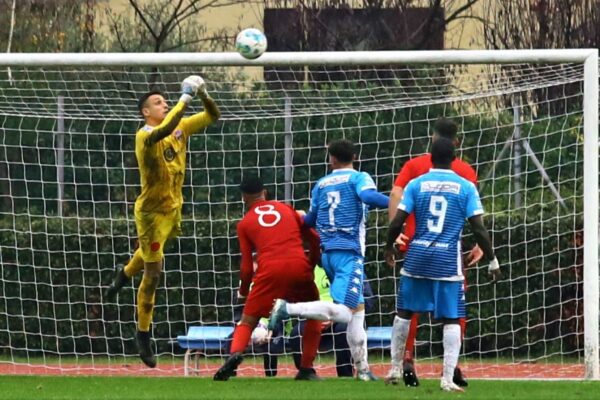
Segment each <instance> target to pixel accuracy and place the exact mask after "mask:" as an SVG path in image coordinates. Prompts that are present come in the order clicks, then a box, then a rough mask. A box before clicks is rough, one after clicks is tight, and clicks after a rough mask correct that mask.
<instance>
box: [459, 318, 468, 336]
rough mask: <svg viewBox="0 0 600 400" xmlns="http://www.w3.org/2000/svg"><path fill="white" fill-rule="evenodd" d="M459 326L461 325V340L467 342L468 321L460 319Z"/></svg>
mask: <svg viewBox="0 0 600 400" xmlns="http://www.w3.org/2000/svg"><path fill="white" fill-rule="evenodd" d="M458 324H459V325H460V340H465V332H466V330H467V319H466V318H459V319H458Z"/></svg>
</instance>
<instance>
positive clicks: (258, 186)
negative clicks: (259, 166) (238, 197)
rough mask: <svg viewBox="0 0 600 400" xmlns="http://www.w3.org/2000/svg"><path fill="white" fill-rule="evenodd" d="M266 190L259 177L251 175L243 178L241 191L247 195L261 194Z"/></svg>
mask: <svg viewBox="0 0 600 400" xmlns="http://www.w3.org/2000/svg"><path fill="white" fill-rule="evenodd" d="M264 188H265V185H263V182H262V180H261V179H260V177H259V176H257V175H249V176H245V177H244V178H242V182H241V183H240V190H241V191H242V193H246V194H256V193H260V192H261V191H262V190H263V189H264Z"/></svg>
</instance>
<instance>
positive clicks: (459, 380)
mask: <svg viewBox="0 0 600 400" xmlns="http://www.w3.org/2000/svg"><path fill="white" fill-rule="evenodd" d="M452 382H454V383H455V384H457V385H458V386H460V387H467V386H469V382H467V377H466V376H464V375H463V373H462V371H461V370H460V368H458V367H456V368H454V376H453V377H452Z"/></svg>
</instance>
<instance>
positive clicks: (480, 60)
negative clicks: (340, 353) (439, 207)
mask: <svg viewBox="0 0 600 400" xmlns="http://www.w3.org/2000/svg"><path fill="white" fill-rule="evenodd" d="M470 65H473V66H475V65H477V66H480V67H481V69H474V68H473V69H471V70H470V69H468V68H466V67H465V69H463V70H461V69H460V68H461V67H463V66H470ZM522 65H524V66H523V67H522ZM365 66H366V67H365ZM503 66H508V67H510V68H512V69H510V70H509V72H506V73H505V71H504V70H503V69H502V68H503ZM553 66H564V68H562V69H561V68H559V67H557V68H554V67H553ZM478 68H479V67H478ZM262 69H265V70H266V69H269V70H270V71H273V74H272V76H274V77H275V78H274V80H265V79H263V75H262V74H260V71H261V70H262ZM9 70H10V73H9V72H8V71H9ZM200 70H201V71H202V73H203V74H205V75H206V76H205V79H206V81H207V85H208V89H209V92H210V93H211V95H212V96H213V97H214V98H215V100H216V102H217V104H218V105H219V106H220V107H221V109H222V114H223V118H222V121H221V122H220V123H219V124H218V125H217V126H215V127H211V128H208V130H207V132H206V135H204V136H200V135H198V136H197V137H196V136H194V137H192V138H191V145H190V150H189V151H190V154H189V155H188V161H187V163H188V172H187V174H188V175H187V176H186V183H185V187H184V204H186V205H185V206H184V214H185V215H186V216H185V217H184V226H183V228H184V232H183V236H182V238H180V239H178V240H177V241H175V242H176V245H174V246H172V247H170V249H169V250H170V251H168V253H169V254H168V255H167V265H173V267H172V268H169V267H167V268H166V275H167V278H166V283H165V286H164V287H162V286H161V289H160V292H159V294H158V295H157V306H156V312H155V317H154V321H155V324H162V325H160V326H161V332H162V333H161V335H158V336H155V339H157V342H158V348H159V354H163V355H164V354H169V353H170V354H172V353H177V350H175V349H174V345H173V340H174V339H175V337H176V336H177V335H178V334H183V333H184V331H185V329H186V328H187V327H189V326H193V325H197V324H200V323H209V324H223V323H225V322H226V321H225V320H226V319H229V320H231V315H232V314H233V311H232V309H233V305H232V301H231V300H232V297H231V295H230V294H231V293H230V292H235V289H236V288H237V272H238V271H237V268H239V266H238V259H237V247H236V244H235V242H236V238H235V229H232V226H233V227H234V226H235V225H234V222H235V221H237V220H239V219H240V218H241V216H242V213H243V208H242V205H241V203H240V202H239V196H237V193H236V190H235V189H236V180H237V179H239V177H240V175H241V173H242V172H243V171H244V170H246V169H248V168H253V169H260V171H261V173H262V174H264V175H263V176H264V177H265V178H266V180H267V183H268V184H269V185H270V187H272V188H273V189H274V190H273V191H274V195H275V197H276V198H277V199H279V200H282V201H283V200H291V201H292V202H294V204H295V205H296V206H299V207H301V208H302V207H306V206H307V204H308V196H309V193H310V192H309V189H310V187H311V185H312V184H314V182H315V178H316V177H318V176H319V175H323V174H324V173H325V172H326V169H327V167H326V160H325V157H324V156H323V148H324V146H325V144H326V143H327V141H329V140H330V139H331V138H337V137H341V136H348V137H351V138H352V139H353V140H354V141H356V142H357V145H358V147H359V149H360V150H361V155H362V156H363V157H362V158H361V160H360V162H361V164H360V165H361V168H363V169H364V170H366V171H367V172H369V173H370V174H372V175H373V176H374V177H375V178H376V180H377V183H378V186H379V190H381V191H384V192H389V189H390V188H391V184H392V182H393V178H394V177H395V175H396V174H397V172H398V169H399V167H401V166H402V164H403V163H404V162H405V161H406V160H407V159H408V158H409V157H413V156H416V155H419V154H420V153H422V152H423V151H425V150H426V149H427V143H428V136H427V134H428V132H427V130H428V129H429V128H430V126H431V124H432V122H433V121H434V120H435V119H436V118H437V117H439V116H442V115H447V116H450V117H452V118H454V119H455V120H457V122H458V124H459V127H460V129H461V131H462V132H463V133H462V134H463V135H464V136H465V140H464V143H463V149H462V150H461V154H466V156H467V157H468V158H469V159H470V161H471V162H472V163H473V165H474V166H475V167H476V169H477V171H478V174H479V178H480V183H481V185H482V187H483V189H482V192H483V193H482V200H483V202H484V206H485V208H486V213H488V214H490V217H489V219H486V225H488V227H491V228H492V234H493V235H494V238H495V243H494V244H495V245H499V246H501V247H502V252H501V253H502V254H504V255H505V256H506V257H507V258H506V259H505V260H503V259H500V262H501V265H502V266H503V267H504V268H506V276H507V277H506V278H505V279H506V283H505V287H503V288H500V289H498V292H499V293H501V296H503V297H502V300H505V301H506V302H511V303H512V302H514V305H509V306H505V304H498V302H497V300H496V299H494V298H492V297H491V296H492V294H493V295H495V294H496V289H493V290H491V289H488V286H485V285H486V282H485V279H484V278H483V279H480V278H481V277H483V276H484V274H483V273H480V272H470V276H471V278H473V282H472V283H470V285H473V287H474V289H473V291H472V292H470V293H469V292H468V293H467V301H468V306H467V307H468V308H467V312H469V307H472V308H474V309H475V310H476V313H475V314H476V315H475V316H474V317H473V318H472V321H473V322H470V325H472V326H470V328H471V327H472V328H473V329H470V330H468V331H467V337H466V342H467V343H468V344H467V350H464V354H465V356H466V357H467V360H469V359H472V358H478V359H480V360H483V359H485V360H484V361H481V362H482V363H485V362H487V358H488V357H494V355H495V357H496V359H499V360H505V359H506V358H508V359H509V361H508V362H512V363H518V361H519V360H520V359H521V357H523V358H524V359H526V360H531V359H534V360H535V359H538V358H539V359H545V360H551V359H554V358H561V360H562V358H563V357H575V358H577V357H578V354H579V352H580V351H581V352H582V353H583V357H582V362H581V363H582V364H583V368H582V372H583V373H582V374H581V377H585V378H586V379H594V380H597V379H600V353H599V333H600V321H599V313H600V291H599V283H600V274H599V255H598V250H599V245H598V239H599V237H598V233H599V232H598V231H599V212H598V208H599V207H600V203H599V186H598V175H599V170H598V157H599V153H598V145H599V140H598V90H599V88H598V79H599V75H598V50H597V49H572V50H571V49H561V50H447V51H386V52H370V51H365V52H305V53H290V52H281V53H269V52H267V53H265V54H264V55H262V56H261V57H259V58H258V59H256V60H247V59H244V58H243V57H241V56H240V55H239V54H237V53H168V54H167V53H163V54H153V53H137V54H127V53H91V54H90V53H72V54H71V53H62V54H61V53H56V54H54V53H53V54H25V53H22V54H0V129H1V130H2V136H0V140H1V141H2V142H1V143H0V146H1V147H0V153H1V154H0V196H2V198H0V239H1V242H0V247H1V251H0V268H1V271H0V272H1V273H2V276H3V281H2V284H1V287H0V289H1V290H0V356H2V357H0V373H1V372H2V371H8V369H7V368H4V369H3V365H4V366H7V365H8V366H14V365H21V364H24V365H36V364H40V363H41V364H45V361H44V360H45V357H46V356H47V355H52V356H55V357H58V359H59V360H60V361H61V362H59V363H58V365H61V364H62V362H63V361H64V359H66V360H68V359H70V358H75V359H77V360H79V359H86V357H91V358H92V360H93V359H94V357H97V356H98V355H102V356H107V357H109V358H110V357H112V356H114V355H115V354H116V355H122V356H124V357H134V356H135V354H132V352H131V344H132V341H131V340H130V337H128V335H130V333H131V329H132V321H134V309H133V305H134V303H135V301H134V299H135V297H134V296H133V295H132V293H131V292H130V291H128V292H127V293H126V295H123V299H122V300H120V303H121V306H120V307H117V306H116V305H115V304H113V305H111V306H110V309H109V307H107V306H106V305H104V304H102V300H101V297H102V296H101V288H103V287H105V286H106V284H107V279H108V277H109V276H110V274H111V270H112V266H113V265H114V263H117V262H124V261H126V260H127V254H129V253H130V250H131V246H130V244H129V241H130V240H132V239H134V238H135V236H136V233H135V229H134V228H133V214H132V204H133V201H134V200H135V195H136V191H137V189H138V187H137V181H136V178H137V176H136V167H135V163H134V162H133V160H134V156H133V149H132V145H131V142H132V141H133V140H132V139H133V133H134V132H135V130H136V129H137V128H138V127H139V126H140V120H139V119H138V118H137V117H136V115H135V106H134V105H135V99H136V98H137V97H138V96H139V95H140V94H141V93H142V92H143V91H144V90H147V89H149V88H150V86H152V85H155V86H158V87H161V88H165V89H166V92H167V93H168V94H170V95H171V96H170V97H172V98H175V96H173V94H174V92H176V91H177V90H178V84H179V82H180V79H181V78H182V77H184V76H185V74H187V73H190V72H192V71H200ZM246 71H250V72H246ZM256 71H259V72H258V73H257V72H256ZM514 71H516V72H514ZM240 74H242V75H245V78H243V79H241V78H239V76H240ZM340 77H342V78H343V79H345V80H343V79H342V80H340ZM238 79H241V80H238ZM574 87H575V89H573V88H574ZM516 97H518V98H519V101H521V100H523V104H522V105H519V106H518V107H519V110H520V111H518V113H519V114H517V117H518V118H517V117H515V114H514V109H515V107H516V106H513V105H512V104H517V103H515V102H514V100H515V98H516ZM519 104H520V103H519ZM552 107H556V109H557V110H554V109H553V111H544V110H550V109H551V108H552ZM194 108H195V109H197V106H194ZM521 112H523V114H526V115H527V118H528V120H527V121H526V122H519V119H520V118H521V117H522V115H521V114H520V113H521ZM581 120H582V122H581ZM513 127H514V128H515V132H518V135H515V134H514V133H512V128H513ZM521 128H523V129H521ZM53 135H56V136H55V137H53ZM502 146H504V147H505V149H506V150H501V149H502ZM514 146H518V148H519V151H514V154H512V153H511V149H512V148H513V147H514ZM521 148H522V149H523V154H521V153H520V151H521V150H520V149H521ZM57 149H60V150H61V151H60V154H56V155H53V156H50V154H51V153H53V152H54V151H56V150H57ZM63 150H64V152H63ZM507 153H511V154H509V155H508V156H507V155H506V154H507ZM536 153H537V154H536ZM507 160H508V161H510V162H508V163H507V162H506V161H507ZM521 160H523V161H524V163H523V164H524V165H521V164H520V162H521ZM517 161H518V166H517ZM513 162H514V164H513ZM502 163H504V164H502ZM53 168H56V172H51V171H50V170H53ZM521 168H522V169H523V170H522V171H521ZM53 171H54V170H53ZM57 174H59V178H58V182H57V179H56V177H57ZM540 175H545V177H540ZM482 178H483V179H482ZM381 182H385V184H382V183H381ZM63 185H66V186H67V187H66V189H65V188H63ZM563 186H564V187H566V188H567V189H568V190H567V192H568V195H567V196H566V197H567V198H566V199H565V201H561V202H559V201H555V200H556V194H557V193H558V194H561V193H564V190H565V189H563ZM79 187H83V188H84V189H79ZM546 187H550V188H551V189H552V190H548V189H546ZM528 190H530V191H531V195H530V196H529V198H527V197H528V196H527V191H528ZM561 191H562V192H561ZM521 194H523V195H524V197H525V204H524V205H523V207H522V208H521V209H515V208H514V204H513V203H512V202H511V200H510V198H511V197H512V196H513V195H515V196H516V195H518V196H521ZM561 200H562V199H561ZM51 202H53V203H55V202H57V203H58V208H57V209H54V207H55V205H53V204H50V203H51ZM63 202H64V206H63ZM565 202H566V203H565ZM565 204H566V205H565ZM63 207H64V208H63ZM509 211H510V212H509ZM528 213H531V214H535V213H538V214H539V218H538V219H537V220H536V218H534V217H533V216H532V215H528ZM375 215H376V216H375V217H371V218H370V222H369V226H370V231H369V232H370V233H369V240H370V242H369V243H368V245H369V246H370V247H369V248H370V250H369V255H370V258H369V257H368V258H367V260H366V262H367V266H368V268H367V275H368V276H369V278H370V279H371V280H372V283H373V287H374V292H375V293H374V294H375V296H374V301H375V306H374V308H375V310H376V311H375V312H373V313H372V315H370V318H368V322H369V324H371V325H389V324H390V318H389V316H390V313H392V312H393V299H394V293H393V290H392V289H395V283H394V282H395V281H396V279H397V277H398V276H397V272H396V273H393V276H390V274H392V273H391V272H390V273H387V272H380V271H383V269H384V267H378V266H379V265H381V264H382V258H381V257H380V255H378V254H379V252H380V250H381V245H382V244H383V242H382V240H383V237H384V236H383V234H384V232H385V229H386V225H387V217H386V216H384V215H382V214H375ZM536 215H537V214H536ZM490 221H491V222H490ZM504 221H508V222H506V223H505V222H504ZM580 224H581V227H580V226H579V225H580ZM490 225H491V226H490ZM562 229H567V231H565V232H563V231H562ZM530 230H531V232H534V233H531V234H529V233H528V232H529V231H530ZM186 231H187V233H186ZM528 235H529V236H528ZM73 236H74V237H76V238H77V240H76V242H72V243H71V242H70V239H69V237H73ZM564 236H568V238H565V237H564ZM571 237H572V239H571ZM503 240H507V242H502V241H503ZM578 240H582V243H583V244H582V245H581V246H580V245H579V244H577V243H578ZM207 241H214V246H213V245H207V244H206V242H207ZM528 241H531V242H534V243H535V249H533V247H534V246H533V245H532V246H531V248H530V247H529V245H528ZM545 242H547V243H548V244H545ZM545 246H547V247H545ZM517 247H518V249H517ZM580 247H582V249H583V256H582V262H581V264H582V273H583V277H582V279H580V277H579V275H578V272H577V271H578V269H577V268H578V267H577V266H576V264H577V265H579V264H578V263H579V261H578V257H579V251H580V250H581V248H580ZM544 252H548V253H551V254H550V256H548V257H547V258H546V254H545V253H544ZM565 259H568V261H564V260H565ZM561 262H567V263H571V264H572V265H571V264H569V265H568V266H566V267H564V266H563V265H560V263H561ZM73 263H79V264H81V266H82V267H81V270H78V269H77V268H76V266H75V265H73ZM513 263H514V265H515V266H516V267H515V271H514V272H513V271H512V267H511V264H513ZM552 263H558V264H559V265H548V264H552ZM563 267H564V268H563ZM565 269H569V271H570V270H571V269H572V270H573V271H575V272H569V277H568V278H564V276H563V275H564V274H565V272H564V270H565ZM480 270H483V269H480ZM480 270H477V271H480ZM519 271H524V273H526V274H527V277H526V279H523V278H522V277H520V276H519ZM571 274H573V276H575V277H574V278H572V277H571ZM540 282H541V283H540ZM538 283H539V285H538ZM224 284H226V285H227V286H226V287H223V286H222V285H224ZM580 286H581V287H582V291H583V295H582V296H581V293H579V290H580V289H579V288H580ZM523 288H525V289H527V290H531V291H532V293H520V292H519V291H520V290H522V289H523ZM563 289H564V290H565V291H569V293H570V292H571V291H572V292H573V293H574V294H573V295H572V297H569V298H566V296H563V295H562V294H560V292H561V291H562V290H563ZM555 290H558V293H559V295H558V299H556V298H553V296H554V294H550V293H555V292H554V291H555ZM530 294H531V297H530V296H529V295H530ZM524 296H525V297H524ZM563 297H564V298H563ZM228 300H229V301H228ZM579 302H582V303H583V311H581V310H580V308H579ZM528 307H532V308H528ZM489 310H494V312H495V315H493V316H491V315H487V313H488V311H489ZM535 313H541V314H542V315H541V316H536V315H534V314H535ZM538 317H539V320H538V319H537V318H538ZM581 319H582V320H583V321H582V322H581V321H580V320H581ZM505 320H506V321H508V322H509V323H510V328H509V331H507V330H506V329H507V328H506V327H505V326H503V323H504V322H502V321H505ZM523 323H526V324H527V325H526V326H520V324H523ZM421 324H422V325H423V326H424V329H425V330H427V332H428V333H427V334H425V333H423V334H422V335H421V334H420V336H419V337H420V339H421V340H420V343H419V344H418V346H417V347H418V349H422V348H425V351H422V350H418V354H423V353H424V355H425V356H424V358H425V359H435V358H436V357H439V345H440V340H439V337H436V336H435V334H434V333H429V332H433V331H434V330H435V329H436V326H435V325H434V324H432V323H430V322H429V321H427V320H423V321H421ZM580 324H582V325H583V329H582V331H583V332H582V334H583V340H582V343H580V342H579V339H578V337H579V336H578V335H579V332H571V331H569V329H571V327H576V329H579V328H580ZM510 330H512V332H510ZM540 330H542V331H544V332H543V333H539V331H540ZM550 330H552V331H553V333H548V331H550ZM470 331H473V332H475V333H469V332H470ZM424 338H429V339H431V343H433V344H431V345H427V344H423V342H425V340H424ZM499 338H500V339H499ZM567 339H568V340H567ZM567 341H568V342H569V343H568V344H566V342H567ZM36 357H41V358H36ZM160 359H161V358H159V360H160ZM23 360H25V361H23ZM31 360H34V361H31ZM39 360H41V361H39ZM174 360H175V361H173V363H172V364H173V365H174V364H176V363H178V362H179V361H180V358H177V357H175V358H174ZM378 361H379V362H381V363H382V364H385V357H382V356H379V358H377V357H375V358H374V359H373V362H374V363H377V362H378ZM561 362H562V361H561ZM49 364H51V363H49ZM67 364H68V363H67ZM51 367H52V368H56V364H52V365H51ZM109 367H110V369H111V370H113V371H118V370H119V368H118V367H117V366H115V365H114V363H113V364H111V363H110V362H109ZM58 368H63V369H68V368H67V367H64V366H63V367H60V366H59V367H58ZM69 368H71V367H69ZM102 368H103V366H102V364H101V363H100V364H94V366H93V367H91V369H90V370H89V372H90V373H94V371H95V370H97V369H102ZM532 376H535V377H539V375H535V374H532ZM575 376H577V375H575ZM542 377H543V376H542Z"/></svg>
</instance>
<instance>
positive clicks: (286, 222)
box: [214, 177, 321, 381]
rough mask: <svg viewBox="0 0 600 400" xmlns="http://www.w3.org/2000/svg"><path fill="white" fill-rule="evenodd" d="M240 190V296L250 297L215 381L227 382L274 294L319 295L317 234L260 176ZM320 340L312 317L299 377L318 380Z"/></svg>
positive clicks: (310, 297)
mask: <svg viewBox="0 0 600 400" xmlns="http://www.w3.org/2000/svg"><path fill="white" fill-rule="evenodd" d="M240 189H241V192H242V200H243V201H244V204H245V205H246V207H247V208H248V212H247V213H246V215H245V216H244V218H243V219H242V220H241V221H240V223H239V224H238V226H237V233H238V240H239V243H240V252H241V253H242V260H241V266H240V289H239V294H238V299H241V300H243V299H244V298H246V296H247V299H246V300H245V304H244V310H243V312H242V319H241V320H240V322H239V323H238V324H237V326H236V328H235V331H234V332H233V340H232V343H231V355H230V356H229V358H228V359H227V360H226V361H225V363H224V364H223V366H222V367H221V368H220V369H219V370H218V371H217V372H216V374H215V375H214V380H216V381H226V380H228V379H229V378H230V377H231V376H233V375H234V374H235V371H236V369H237V367H238V365H240V363H241V362H242V360H243V356H242V354H243V352H244V350H245V349H246V347H247V346H248V343H249V341H250V338H251V336H252V331H253V330H254V328H255V327H256V325H257V324H258V321H259V320H260V318H262V317H268V316H269V314H270V312H271V308H272V307H273V302H274V300H275V299H278V298H283V299H286V300H289V301H294V302H296V301H315V300H318V299H319V291H318V289H317V287H316V285H315V282H314V274H313V269H314V266H315V265H316V263H317V261H318V259H319V257H320V249H319V237H318V235H317V233H316V232H315V231H314V230H312V229H310V228H307V227H305V226H304V224H303V222H302V219H301V218H300V216H299V215H298V214H297V213H296V211H294V209H293V208H291V207H289V206H288V205H286V204H283V203H280V202H277V201H268V200H267V192H266V190H265V189H264V186H263V183H262V182H261V180H260V179H259V178H257V177H248V178H245V179H244V180H243V181H242V183H241V184H240ZM303 240H306V241H307V242H308V243H309V247H310V253H309V257H310V258H307V256H306V254H305V252H304V246H303ZM253 251H255V252H256V253H257V261H258V268H257V269H256V272H255V273H254V271H253V267H252V252H253ZM251 283H252V290H251V291H250V290H249V289H250V284H251ZM320 340H321V322H320V321H315V320H308V321H307V322H306V326H305V328H304V335H303V343H302V344H303V346H302V348H303V352H302V359H301V368H300V371H299V372H298V374H297V375H296V379H298V380H316V379H319V378H318V376H317V374H316V372H315V370H314V369H313V361H314V359H315V356H316V354H317V349H318V348H319V342H320Z"/></svg>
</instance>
